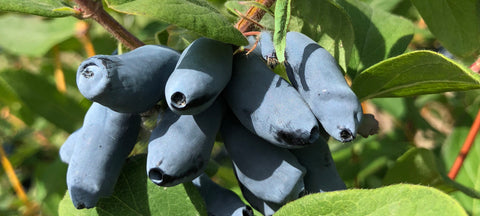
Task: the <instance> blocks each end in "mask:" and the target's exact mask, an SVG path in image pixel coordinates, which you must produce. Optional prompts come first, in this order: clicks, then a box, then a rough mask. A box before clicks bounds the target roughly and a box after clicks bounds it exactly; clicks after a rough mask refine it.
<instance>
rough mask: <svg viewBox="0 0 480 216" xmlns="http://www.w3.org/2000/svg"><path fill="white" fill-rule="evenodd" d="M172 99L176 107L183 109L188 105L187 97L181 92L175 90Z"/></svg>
mask: <svg viewBox="0 0 480 216" xmlns="http://www.w3.org/2000/svg"><path fill="white" fill-rule="evenodd" d="M170 99H171V100H172V103H171V105H172V106H174V107H175V108H178V109H181V108H184V107H185V106H186V105H187V98H186V97H185V95H184V94H182V93H181V92H175V93H173V94H172V97H171V98H170Z"/></svg>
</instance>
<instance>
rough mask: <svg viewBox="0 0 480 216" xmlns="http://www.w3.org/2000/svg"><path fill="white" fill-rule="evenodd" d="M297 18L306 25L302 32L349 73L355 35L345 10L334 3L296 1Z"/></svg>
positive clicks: (294, 8)
mask: <svg viewBox="0 0 480 216" xmlns="http://www.w3.org/2000/svg"><path fill="white" fill-rule="evenodd" d="M293 16H295V17H297V18H299V19H300V20H301V21H302V22H303V25H302V28H301V32H302V33H304V34H305V35H308V36H309V37H310V38H312V39H313V40H314V41H317V42H318V44H320V45H321V46H322V47H323V48H325V49H326V50H328V52H330V53H331V54H332V55H333V56H334V57H335V59H336V60H337V62H338V63H339V64H340V66H341V67H342V68H343V69H344V70H347V65H348V62H349V61H350V56H351V55H352V49H353V45H354V32H353V27H352V22H351V21H350V18H349V17H348V15H347V13H346V12H345V10H344V9H343V8H342V7H341V6H339V5H337V4H336V3H334V2H332V1H330V0H315V1H311V0H295V1H293V2H292V17H293ZM292 21H293V20H292ZM290 27H292V26H290ZM319 29H320V30H319ZM299 31H300V30H299Z"/></svg>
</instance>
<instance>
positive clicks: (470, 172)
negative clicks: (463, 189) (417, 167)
mask: <svg viewBox="0 0 480 216" xmlns="http://www.w3.org/2000/svg"><path fill="white" fill-rule="evenodd" d="M476 110H477V111H478V107H477V108H476ZM466 119H468V118H465V119H458V121H461V122H460V123H459V124H461V125H459V126H457V127H455V129H454V130H453V132H452V133H451V134H450V135H449V136H448V138H447V140H446V141H445V143H444V144H443V145H442V156H443V159H444V166H445V167H446V168H448V169H450V167H452V164H453V162H454V161H455V158H456V157H457V155H458V153H459V152H460V149H461V148H462V144H463V143H464V141H465V139H466V137H467V135H468V133H469V128H470V125H471V124H472V120H471V119H468V120H466ZM462 125H465V126H462ZM467 125H468V126H467ZM478 164H480V136H477V137H476V138H475V141H474V143H473V145H472V148H471V149H470V151H469V154H468V156H467V157H466V158H465V161H464V162H463V165H462V167H461V169H460V171H459V172H458V175H457V177H456V178H455V181H456V182H458V183H460V184H463V185H465V186H467V187H471V188H473V189H475V190H480V167H479V166H478ZM452 196H453V197H454V198H455V199H456V200H458V202H460V203H461V204H462V205H463V206H464V208H465V209H466V210H467V211H468V212H470V213H471V214H472V215H478V214H480V209H479V208H480V200H479V199H474V198H472V197H469V196H467V195H465V194H463V193H460V192H457V193H453V194H452Z"/></svg>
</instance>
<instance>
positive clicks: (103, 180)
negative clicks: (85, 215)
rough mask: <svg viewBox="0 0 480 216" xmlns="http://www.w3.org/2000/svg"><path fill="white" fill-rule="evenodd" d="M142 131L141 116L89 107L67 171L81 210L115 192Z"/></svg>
mask: <svg viewBox="0 0 480 216" xmlns="http://www.w3.org/2000/svg"><path fill="white" fill-rule="evenodd" d="M139 131H140V116H139V115H138V114H127V113H119V112H115V111H113V110H111V109H109V108H107V107H105V106H102V105H101V104H98V103H93V104H92V106H91V107H90V108H89V110H88V112H87V114H86V115H85V119H84V122H83V126H82V129H81V130H80V131H79V133H78V135H76V136H77V142H76V145H75V146H74V149H73V153H72V155H71V158H70V161H69V165H68V169H67V186H68V191H69V193H70V197H71V198H72V201H73V204H74V206H75V207H76V208H77V209H81V208H93V207H94V206H95V205H96V203H97V202H98V200H99V199H100V198H101V197H106V196H110V195H111V194H112V193H113V189H114V187H115V183H116V181H117V179H118V176H119V175H120V172H121V169H122V166H123V163H124V162H125V159H126V158H127V156H128V155H129V153H130V152H131V151H132V149H133V146H134V145H135V143H136V141H137V136H138V133H139Z"/></svg>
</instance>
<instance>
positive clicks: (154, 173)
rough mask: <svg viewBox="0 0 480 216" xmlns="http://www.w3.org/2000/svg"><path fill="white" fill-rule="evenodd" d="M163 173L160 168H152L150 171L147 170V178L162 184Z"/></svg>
mask: <svg viewBox="0 0 480 216" xmlns="http://www.w3.org/2000/svg"><path fill="white" fill-rule="evenodd" d="M163 175H164V173H163V171H162V170H161V169H160V168H152V169H150V171H148V178H150V180H151V181H152V182H153V183H155V184H157V185H160V184H162V182H163Z"/></svg>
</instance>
